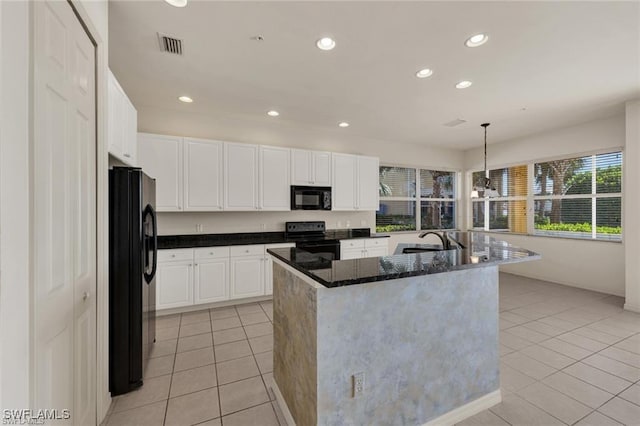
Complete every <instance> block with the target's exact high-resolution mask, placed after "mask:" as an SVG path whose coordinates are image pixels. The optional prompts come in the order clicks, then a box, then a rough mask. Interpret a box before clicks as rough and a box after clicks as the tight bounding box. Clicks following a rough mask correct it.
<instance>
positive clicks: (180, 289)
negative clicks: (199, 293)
mask: <svg viewBox="0 0 640 426" xmlns="http://www.w3.org/2000/svg"><path fill="white" fill-rule="evenodd" d="M161 253H162V257H160V255H159V257H158V272H157V274H156V308H157V309H169V308H179V307H182V306H189V305H192V304H193V286H192V284H191V283H192V279H193V257H192V250H191V249H179V250H166V251H163V252H161ZM174 259H175V260H174Z"/></svg>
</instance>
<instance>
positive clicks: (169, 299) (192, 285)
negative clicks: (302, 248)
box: [156, 243, 295, 310]
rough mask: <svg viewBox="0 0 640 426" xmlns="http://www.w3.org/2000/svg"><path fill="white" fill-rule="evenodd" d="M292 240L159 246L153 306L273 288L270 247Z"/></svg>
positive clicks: (263, 292)
mask: <svg viewBox="0 0 640 426" xmlns="http://www.w3.org/2000/svg"><path fill="white" fill-rule="evenodd" d="M282 247H295V244H293V243H281V244H268V245H263V244H252V245H244V246H230V247H202V248H196V249H173V250H161V251H160V252H159V253H158V274H157V275H156V308H157V309H158V310H161V309H170V308H180V307H183V306H190V305H198V304H205V303H214V302H222V301H225V300H232V299H242V298H247V297H256V296H268V295H270V294H272V292H273V261H272V259H271V256H270V255H269V254H268V253H267V250H268V249H270V248H282Z"/></svg>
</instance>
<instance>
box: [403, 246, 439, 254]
mask: <svg viewBox="0 0 640 426" xmlns="http://www.w3.org/2000/svg"><path fill="white" fill-rule="evenodd" d="M428 251H443V249H442V247H405V248H403V249H402V253H403V254H406V253H423V252H428Z"/></svg>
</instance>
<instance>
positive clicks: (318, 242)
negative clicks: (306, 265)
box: [285, 221, 340, 261]
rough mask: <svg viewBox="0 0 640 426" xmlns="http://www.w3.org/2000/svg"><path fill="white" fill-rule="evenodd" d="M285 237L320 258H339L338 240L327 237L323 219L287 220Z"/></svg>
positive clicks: (297, 246)
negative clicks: (309, 220)
mask: <svg viewBox="0 0 640 426" xmlns="http://www.w3.org/2000/svg"><path fill="white" fill-rule="evenodd" d="M285 238H286V239H287V240H288V241H295V243H296V248H299V249H301V250H304V251H307V252H309V253H314V254H316V255H318V256H319V257H321V258H322V259H325V260H328V261H331V260H338V259H340V240H337V239H331V238H327V235H326V224H325V222H324V221H314V222H287V223H286V224H285Z"/></svg>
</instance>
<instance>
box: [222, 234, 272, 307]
mask: <svg viewBox="0 0 640 426" xmlns="http://www.w3.org/2000/svg"><path fill="white" fill-rule="evenodd" d="M230 264H231V285H230V286H229V288H230V292H229V293H230V294H229V297H230V298H231V299H240V298H243V297H254V296H262V295H263V294H264V264H265V256H264V246H263V245H251V246H233V247H231V260H230Z"/></svg>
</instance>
